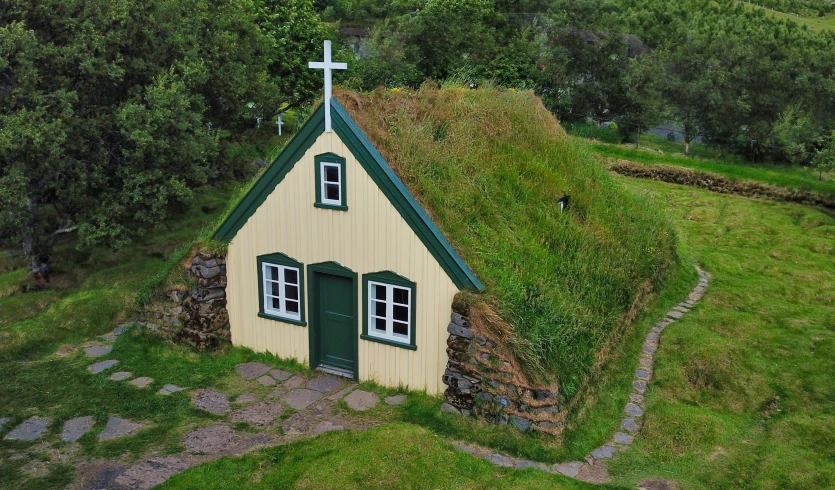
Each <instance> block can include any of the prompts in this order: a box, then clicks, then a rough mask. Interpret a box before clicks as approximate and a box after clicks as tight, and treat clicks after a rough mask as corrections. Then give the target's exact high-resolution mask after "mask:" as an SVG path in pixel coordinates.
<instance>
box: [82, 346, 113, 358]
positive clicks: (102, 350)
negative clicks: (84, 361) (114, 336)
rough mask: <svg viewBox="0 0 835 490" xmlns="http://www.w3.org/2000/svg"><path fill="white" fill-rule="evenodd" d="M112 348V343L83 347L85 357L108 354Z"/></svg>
mask: <svg viewBox="0 0 835 490" xmlns="http://www.w3.org/2000/svg"><path fill="white" fill-rule="evenodd" d="M112 350H113V346H112V345H109V344H108V345H94V346H91V347H87V348H86V349H84V355H86V356H87V357H101V356H106V355H108V354H110V352H111V351H112Z"/></svg>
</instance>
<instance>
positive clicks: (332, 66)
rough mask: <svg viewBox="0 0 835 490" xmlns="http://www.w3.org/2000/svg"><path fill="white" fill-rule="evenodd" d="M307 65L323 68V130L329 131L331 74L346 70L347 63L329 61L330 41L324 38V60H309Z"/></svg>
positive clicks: (331, 89)
mask: <svg viewBox="0 0 835 490" xmlns="http://www.w3.org/2000/svg"><path fill="white" fill-rule="evenodd" d="M307 67H308V68H317V69H322V70H325V131H327V132H328V133H330V132H332V131H333V129H331V96H332V93H331V92H332V91H333V80H332V79H331V75H332V73H333V70H347V69H348V64H347V63H334V62H332V61H331V42H330V41H328V40H325V61H324V62H321V61H311V62H309V63H308V64H307Z"/></svg>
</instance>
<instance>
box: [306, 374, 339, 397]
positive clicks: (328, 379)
mask: <svg viewBox="0 0 835 490" xmlns="http://www.w3.org/2000/svg"><path fill="white" fill-rule="evenodd" d="M343 384H344V383H343V382H342V380H340V379H337V378H334V377H333V376H319V377H318V378H315V379H311V380H310V381H308V382H307V386H306V387H307V389H309V390H316V391H320V392H322V393H330V392H332V391H336V390H338V389H340V388H342V385H343Z"/></svg>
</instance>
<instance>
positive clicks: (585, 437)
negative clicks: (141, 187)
mask: <svg viewBox="0 0 835 490" xmlns="http://www.w3.org/2000/svg"><path fill="white" fill-rule="evenodd" d="M614 185H618V186H626V188H627V189H629V190H630V191H631V192H633V193H635V194H636V195H637V196H638V197H637V198H638V199H641V200H643V201H644V202H652V203H653V204H652V206H654V207H663V208H664V209H666V212H667V213H668V214H669V215H670V216H671V218H672V220H673V222H674V224H675V226H676V227H677V228H678V229H679V230H680V233H679V235H678V236H679V241H680V243H679V250H680V253H681V255H682V256H683V258H684V260H683V261H682V264H681V265H679V266H674V267H673V268H672V269H671V271H670V273H669V274H668V276H667V279H666V281H665V282H664V283H663V289H661V290H660V292H659V295H658V297H656V298H651V301H650V303H649V306H648V309H647V310H646V311H645V312H644V313H643V314H641V315H640V316H639V317H638V318H637V319H636V321H635V323H634V326H633V327H631V328H630V329H629V330H628V331H627V333H626V334H625V335H624V337H623V338H622V340H621V342H619V343H618V345H617V346H616V348H615V350H614V351H613V352H612V354H611V357H610V359H609V360H608V362H607V363H606V364H604V365H603V367H602V369H601V372H600V375H599V378H597V379H596V380H595V381H594V383H593V385H592V388H591V392H590V396H589V400H590V403H589V405H588V406H586V407H584V408H583V409H582V410H577V411H575V412H573V413H571V414H570V419H569V423H568V426H567V430H566V433H565V437H564V443H563V444H560V443H559V441H558V440H555V439H552V438H547V437H540V436H535V435H524V434H520V433H518V432H516V431H514V430H512V429H509V428H507V427H498V426H492V425H488V424H486V423H484V422H480V421H476V420H471V419H465V418H461V417H457V416H452V415H448V414H441V413H439V411H438V406H439V405H440V403H441V401H440V399H439V398H436V397H430V396H427V395H425V394H421V393H412V394H410V395H409V400H408V401H407V403H406V404H405V405H404V406H402V407H387V406H382V405H381V406H380V407H378V408H377V409H376V411H375V412H374V414H373V415H374V417H375V418H376V419H377V420H379V421H380V422H383V423H384V425H382V426H380V427H377V428H375V429H372V430H370V431H368V432H364V433H351V432H344V433H331V434H326V435H323V436H321V437H318V438H315V439H312V440H308V441H302V442H299V443H295V444H292V445H288V446H282V447H276V448H270V449H264V450H262V451H259V452H256V453H253V454H249V455H247V456H244V457H241V458H226V459H223V460H220V461H217V462H214V463H209V464H206V465H202V466H199V467H197V468H194V469H192V470H190V471H188V472H186V473H184V474H182V475H180V476H177V477H175V478H174V479H172V480H171V481H170V482H169V483H167V484H166V487H167V488H209V489H211V488H241V487H242V486H245V487H252V488H259V486H260V487H263V488H276V487H280V488H313V487H316V488H322V487H323V482H326V484H327V487H328V488H357V487H360V486H363V487H369V488H391V487H397V488H400V487H405V488H409V487H410V486H411V487H412V488H485V487H488V488H587V487H586V486H583V485H582V484H579V483H576V482H573V481H570V480H567V479H563V478H559V477H557V476H554V475H546V474H543V473H541V472H536V471H533V470H525V471H515V470H507V469H502V468H497V467H494V466H491V465H489V464H487V463H486V462H484V461H481V460H477V459H475V458H472V457H470V456H469V455H467V454H465V453H462V452H458V451H454V450H453V449H452V448H451V447H450V446H449V445H447V444H446V443H445V439H448V438H453V439H462V440H467V441H473V442H478V443H480V444H482V445H486V446H489V447H492V448H494V449H496V450H499V451H502V452H506V453H509V454H513V455H516V456H521V457H525V458H528V459H533V460H538V461H544V462H548V463H553V462H555V461H558V460H568V459H578V458H581V457H582V456H584V455H585V454H586V453H588V451H589V450H591V449H593V448H594V447H597V446H599V445H600V444H602V443H603V442H605V441H606V440H607V439H608V437H609V436H610V435H611V433H612V431H614V430H615V428H616V427H617V424H618V421H619V418H620V416H621V413H620V411H621V410H622V407H623V404H624V403H625V400H626V397H627V393H628V391H629V380H630V379H631V375H632V372H633V371H634V368H635V363H636V361H637V357H636V353H637V352H638V351H639V349H640V346H641V340H642V337H643V335H645V333H646V331H647V330H648V329H649V328H650V327H651V326H652V324H653V323H654V322H655V321H657V318H658V315H659V314H661V313H662V312H663V311H665V310H667V309H669V307H670V305H672V304H675V303H677V302H679V301H680V300H681V298H683V297H684V295H685V294H686V292H687V291H689V290H690V289H691V288H692V286H693V285H694V283H695V281H696V277H695V275H694V274H693V271H692V269H691V268H690V267H689V263H691V262H697V263H699V264H700V265H702V266H703V267H704V268H705V269H707V270H708V271H709V272H711V273H713V274H714V277H713V280H712V282H711V285H710V288H709V289H708V293H707V295H706V296H705V299H704V300H703V302H702V303H701V304H700V305H699V306H698V307H697V308H696V309H695V310H694V311H693V312H692V313H691V314H690V315H688V316H687V317H685V319H684V320H682V321H680V322H677V323H676V324H674V325H673V326H672V327H670V328H668V329H667V330H666V332H665V334H664V335H665V336H664V338H663V340H662V347H661V349H660V351H659V353H658V357H657V365H656V367H657V371H656V376H657V377H656V380H655V381H654V382H653V384H652V385H651V386H650V390H649V392H648V394H647V402H648V410H647V415H646V427H645V430H644V432H643V434H642V435H641V436H640V437H639V438H638V439H637V441H636V444H635V446H634V447H633V449H631V450H630V451H628V452H626V453H621V454H619V455H618V456H617V457H616V459H615V460H614V461H613V462H612V463H611V464H610V465H609V468H610V472H611V473H612V475H613V476H614V485H622V486H624V487H626V488H629V487H631V488H634V485H635V483H636V482H638V481H640V480H642V479H643V478H648V477H662V478H667V479H671V480H675V481H677V482H678V483H679V486H680V488H682V489H685V490H686V489H701V488H764V489H771V488H774V489H778V488H779V489H783V488H786V489H793V488H797V489H806V488H831V487H833V486H835V452H834V450H833V448H835V382H833V373H835V309H833V306H832V305H833V304H835V261H834V260H833V258H835V217H833V216H832V215H827V214H825V213H823V212H821V211H818V210H815V209H812V208H807V207H803V206H797V205H788V204H780V203H773V202H764V201H757V200H750V199H744V198H737V197H733V196H725V195H716V194H711V193H709V192H706V191H702V190H699V189H691V188H685V187H681V186H674V185H669V184H664V183H658V182H651V181H638V180H631V179H625V178H616V179H614ZM232 192H233V190H231V189H227V190H211V191H206V192H203V193H202V194H201V198H200V201H199V202H196V203H195V204H194V206H193V207H192V208H191V210H190V211H189V212H188V213H187V214H185V215H184V216H183V217H182V219H181V222H180V223H177V222H171V223H169V224H168V227H167V229H165V230H163V231H160V232H159V233H155V234H153V235H149V236H148V237H147V238H146V239H145V240H143V241H140V242H137V243H135V244H133V245H132V246H130V247H128V248H126V249H124V250H122V251H119V252H115V253H114V252H112V251H108V250H90V251H86V252H80V251H76V250H75V249H74V248H73V247H72V244H71V243H70V244H67V245H66V246H65V247H64V248H62V249H61V250H60V251H59V255H58V256H57V260H56V261H55V263H54V266H55V267H56V276H55V281H56V286H55V288H54V289H53V290H51V291H46V292H41V293H24V294H21V293H19V292H15V291H16V288H15V287H14V284H15V281H17V280H19V279H20V278H21V273H20V272H19V271H20V268H19V265H18V266H14V267H8V268H6V269H5V270H6V271H7V272H5V273H3V274H0V284H5V285H7V290H8V291H10V292H9V293H8V294H7V295H5V296H2V297H0V311H2V313H3V314H2V315H0V317H2V319H3V321H0V400H2V401H3V406H2V407H0V416H10V417H12V421H11V422H10V424H8V425H7V426H5V427H4V428H3V429H0V487H2V488H31V489H42V488H63V487H65V486H67V485H68V484H69V483H70V482H71V481H72V478H73V468H72V466H71V465H69V464H66V463H60V462H56V461H52V462H51V463H50V465H49V468H50V472H49V473H48V474H46V475H45V476H43V477H40V478H32V477H29V476H27V475H26V474H25V472H24V468H25V467H26V465H27V464H28V462H29V461H31V460H33V459H45V458H47V456H46V455H45V454H44V453H41V452H38V450H37V449H36V448H37V447H38V446H39V444H37V443H35V444H33V443H21V442H13V441H5V440H2V436H4V435H5V434H6V433H7V432H8V431H9V430H10V429H11V427H13V426H14V425H15V424H16V423H18V422H20V421H22V420H24V419H25V418H27V417H29V416H32V415H46V416H50V417H52V418H53V422H52V424H51V425H50V427H49V429H48V434H47V435H46V437H45V439H46V440H47V441H49V442H50V443H51V444H52V446H53V448H56V449H61V448H66V446H64V445H62V443H60V442H57V439H58V435H59V433H60V430H61V426H62V423H63V421H64V420H66V419H68V418H71V417H75V416H82V415H93V416H94V417H95V419H96V422H97V430H98V429H99V428H101V427H103V424H104V422H105V421H106V419H107V417H108V416H109V415H111V414H116V415H120V416H124V417H127V418H131V419H134V420H138V421H142V422H145V423H146V424H148V425H149V427H150V428H149V429H146V430H144V431H141V432H139V433H138V434H137V435H136V436H134V437H131V438H125V439H122V440H115V441H111V442H108V443H105V444H101V443H98V442H97V441H96V440H95V436H96V432H95V431H94V432H93V433H90V434H88V435H86V436H84V437H83V438H82V439H81V441H80V449H79V453H78V457H79V458H82V459H92V458H108V459H109V458H124V460H125V461H131V460H135V459H136V458H139V457H141V456H142V454H143V453H146V452H148V451H153V452H155V453H157V454H167V453H173V452H179V451H180V450H182V448H181V446H180V444H179V441H180V440H181V438H182V435H183V434H184V433H185V432H186V431H187V430H189V429H190V428H193V427H198V426H202V425H207V424H211V423H214V422H215V421H216V420H217V418H216V417H214V416H212V415H210V414H207V413H205V412H202V411H198V410H195V409H194V408H193V407H192V406H191V405H190V403H189V400H188V395H187V394H186V393H175V394H173V395H172V396H170V397H162V396H158V395H156V394H154V391H156V389H158V388H159V387H161V386H162V385H163V384H165V383H169V382H170V383H175V384H178V385H180V386H186V387H189V388H200V387H206V386H215V387H219V388H220V389H222V390H223V391H224V392H226V393H228V394H230V395H231V396H235V395H237V394H238V393H240V392H241V391H242V390H244V388H245V387H244V386H243V385H242V384H241V380H240V378H239V377H237V376H236V375H234V365H235V364H237V363H239V362H242V361H248V360H255V359H261V360H264V361H266V362H269V363H271V364H274V365H277V366H282V367H283V368H285V369H289V370H293V371H298V370H301V369H302V368H301V367H300V366H298V365H297V364H295V363H293V362H289V361H281V360H279V359H275V358H273V357H272V356H269V355H266V354H254V353H252V352H250V351H248V350H246V349H238V348H232V349H229V350H227V351H225V352H223V353H216V354H207V353H195V352H193V351H192V350H190V349H188V348H185V347H182V346H175V345H172V344H171V343H168V342H166V341H163V340H161V339H159V338H157V337H155V336H149V335H144V334H140V333H139V332H136V333H131V334H128V335H126V336H123V337H121V338H120V339H119V340H118V341H117V342H116V344H115V348H114V351H113V353H112V355H111V357H112V358H114V359H118V360H119V361H120V364H119V366H118V367H117V368H115V369H112V370H111V371H115V370H117V369H124V370H129V371H132V372H134V374H135V375H137V376H140V375H141V376H150V377H152V378H154V379H155V382H154V384H153V385H152V386H151V387H150V388H147V389H145V390H140V389H137V388H134V387H132V386H130V385H128V384H126V383H117V382H112V381H110V380H108V379H107V376H106V375H97V376H94V375H91V374H89V373H88V372H87V371H86V367H87V365H88V364H90V362H91V361H90V360H89V359H86V358H84V357H83V355H82V354H81V353H79V352H75V353H72V354H70V355H68V356H66V357H59V356H57V355H55V354H54V352H55V349H56V348H57V347H58V346H59V345H61V344H65V343H69V342H78V341H82V340H87V339H90V338H93V337H94V336H95V335H99V334H102V333H105V332H107V331H109V330H111V329H112V328H113V327H114V325H115V322H118V321H121V320H122V319H124V318H126V316H127V314H128V312H129V311H130V310H131V309H132V308H133V307H134V303H133V301H134V298H135V293H136V289H137V288H138V287H140V286H141V285H142V284H144V283H145V281H147V280H148V278H149V277H151V276H153V275H154V274H156V273H157V271H158V270H160V268H162V267H164V266H165V262H166V257H167V256H169V255H170V254H171V253H173V251H174V250H175V249H176V248H177V246H178V244H180V243H182V242H184V241H187V240H190V239H192V238H193V237H194V236H195V234H196V233H198V232H199V230H201V229H204V227H205V226H208V224H209V223H211V222H213V221H214V220H216V219H217V216H218V215H219V214H220V213H222V210H223V209H224V206H223V203H224V202H225V201H226V200H228V199H229V196H230V195H231V194H232ZM11 316H13V318H12V319H10V320H9V319H8V318H10V317H11ZM363 388H364V389H370V390H372V391H376V392H378V393H379V394H380V395H386V394H392V393H394V392H396V391H398V390H396V389H390V388H382V387H379V386H375V385H373V384H371V383H366V384H363ZM251 389H252V388H251V386H250V387H249V388H247V391H251ZM258 389H260V388H258ZM264 390H267V388H264ZM285 415H287V414H285ZM14 453H17V454H23V455H24V456H25V457H24V458H23V459H17V458H16V457H15V458H13V457H12V455H13V454H14Z"/></svg>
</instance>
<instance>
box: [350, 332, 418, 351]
mask: <svg viewBox="0 0 835 490" xmlns="http://www.w3.org/2000/svg"><path fill="white" fill-rule="evenodd" d="M360 338H361V339H362V340H369V341H371V342H378V343H380V344H386V345H391V346H393V347H400V348H402V349H407V350H417V346H416V345H414V344H404V343H402V342H395V341H394V340H388V339H381V338H380V337H373V336H371V335H367V334H362V335H360Z"/></svg>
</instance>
